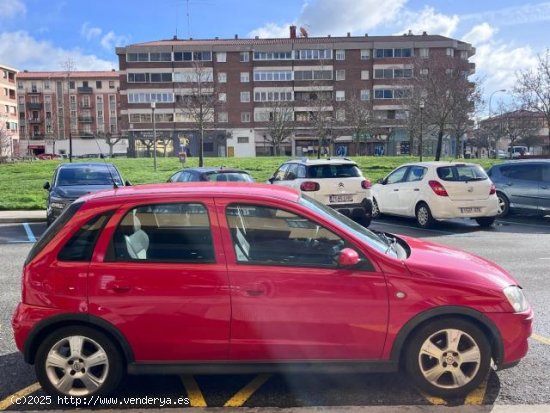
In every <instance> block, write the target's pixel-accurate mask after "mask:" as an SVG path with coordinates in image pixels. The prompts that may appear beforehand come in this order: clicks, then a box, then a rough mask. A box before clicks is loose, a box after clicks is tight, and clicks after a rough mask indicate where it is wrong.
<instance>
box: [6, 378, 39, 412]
mask: <svg viewBox="0 0 550 413" xmlns="http://www.w3.org/2000/svg"><path fill="white" fill-rule="evenodd" d="M37 390H40V384H38V383H34V384H31V385H30V386H28V387H25V388H24V389H22V390H19V391H18V392H16V393H13V394H12V395H10V396H8V397H6V398H5V399H4V400H2V401H0V411H3V410H6V409H7V408H9V407H11V406H13V404H14V400H15V399H18V398H21V397H25V396H28V395H29V394H31V393H34V392H35V391H37Z"/></svg>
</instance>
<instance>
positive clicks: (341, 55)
mask: <svg viewBox="0 0 550 413" xmlns="http://www.w3.org/2000/svg"><path fill="white" fill-rule="evenodd" d="M336 60H346V51H345V50H336Z"/></svg>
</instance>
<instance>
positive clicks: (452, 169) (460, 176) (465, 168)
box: [437, 165, 489, 182]
mask: <svg viewBox="0 0 550 413" xmlns="http://www.w3.org/2000/svg"><path fill="white" fill-rule="evenodd" d="M437 176H438V177H439V179H442V180H444V181H450V182H452V181H454V182H471V181H484V180H486V179H489V177H488V176H487V174H486V173H485V171H484V170H483V168H482V167H481V166H479V165H451V166H440V167H439V168H437Z"/></svg>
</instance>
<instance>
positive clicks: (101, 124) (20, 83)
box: [17, 70, 127, 156]
mask: <svg viewBox="0 0 550 413" xmlns="http://www.w3.org/2000/svg"><path fill="white" fill-rule="evenodd" d="M17 95H18V97H17V107H18V112H19V125H20V130H19V132H20V137H21V140H20V142H21V144H20V146H21V153H22V154H27V155H39V154H41V153H56V154H67V155H68V154H69V151H70V147H71V145H72V154H73V155H74V156H79V155H84V154H96V153H98V152H99V151H100V150H101V151H102V152H104V153H108V152H109V148H108V146H107V145H106V144H105V141H104V140H102V139H101V138H99V139H97V138H98V137H101V136H102V134H107V133H109V134H111V135H118V134H120V128H119V122H118V117H119V74H118V72H116V71H114V70H113V71H95V72H94V71H90V72H83V71H71V72H29V71H24V72H19V73H18V74H17ZM98 145H99V146H98ZM126 147H127V144H126V141H122V142H120V143H118V144H117V147H116V148H115V152H124V153H126Z"/></svg>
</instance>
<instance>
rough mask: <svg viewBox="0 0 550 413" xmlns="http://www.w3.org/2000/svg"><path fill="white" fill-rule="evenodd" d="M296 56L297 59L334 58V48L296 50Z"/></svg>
mask: <svg viewBox="0 0 550 413" xmlns="http://www.w3.org/2000/svg"><path fill="white" fill-rule="evenodd" d="M295 58H296V59H297V60H328V59H332V50H331V49H306V50H296V52H295Z"/></svg>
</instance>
